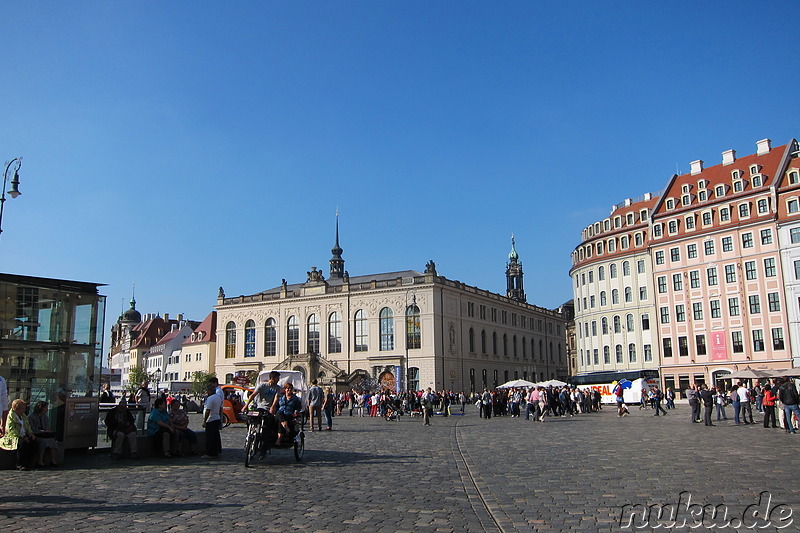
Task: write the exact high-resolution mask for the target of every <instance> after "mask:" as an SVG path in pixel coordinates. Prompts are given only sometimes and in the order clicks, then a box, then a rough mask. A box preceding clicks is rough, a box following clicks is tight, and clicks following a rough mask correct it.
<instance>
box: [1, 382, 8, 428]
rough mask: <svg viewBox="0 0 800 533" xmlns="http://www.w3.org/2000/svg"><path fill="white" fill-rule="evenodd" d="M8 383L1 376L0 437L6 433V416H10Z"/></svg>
mask: <svg viewBox="0 0 800 533" xmlns="http://www.w3.org/2000/svg"><path fill="white" fill-rule="evenodd" d="M8 411H9V407H8V385H7V384H6V380H5V378H4V377H3V376H0V416H2V418H0V437H2V436H3V435H5V434H6V418H8Z"/></svg>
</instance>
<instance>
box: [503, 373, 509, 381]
mask: <svg viewBox="0 0 800 533" xmlns="http://www.w3.org/2000/svg"><path fill="white" fill-rule="evenodd" d="M507 382H508V370H506V371H504V372H503V383H507Z"/></svg>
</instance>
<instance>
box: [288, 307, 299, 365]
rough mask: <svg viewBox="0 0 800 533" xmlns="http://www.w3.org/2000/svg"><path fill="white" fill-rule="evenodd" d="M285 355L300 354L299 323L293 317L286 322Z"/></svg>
mask: <svg viewBox="0 0 800 533" xmlns="http://www.w3.org/2000/svg"><path fill="white" fill-rule="evenodd" d="M286 353H288V354H289V355H297V354H299V353H300V323H299V322H298V321H297V317H296V316H294V315H292V316H290V317H289V320H288V321H287V322H286Z"/></svg>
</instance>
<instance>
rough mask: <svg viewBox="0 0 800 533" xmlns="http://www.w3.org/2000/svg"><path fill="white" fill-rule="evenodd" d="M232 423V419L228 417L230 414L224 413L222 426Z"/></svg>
mask: <svg viewBox="0 0 800 533" xmlns="http://www.w3.org/2000/svg"><path fill="white" fill-rule="evenodd" d="M230 425H231V421H230V419H229V418H228V415H226V414H225V413H222V427H224V428H226V427H228V426H230Z"/></svg>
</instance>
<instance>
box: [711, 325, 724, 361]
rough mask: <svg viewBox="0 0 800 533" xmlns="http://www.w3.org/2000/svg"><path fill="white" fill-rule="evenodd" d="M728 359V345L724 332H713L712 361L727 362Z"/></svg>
mask: <svg viewBox="0 0 800 533" xmlns="http://www.w3.org/2000/svg"><path fill="white" fill-rule="evenodd" d="M727 359H728V345H727V342H726V337H725V332H724V331H712V332H711V360H712V361H725V360H727Z"/></svg>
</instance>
